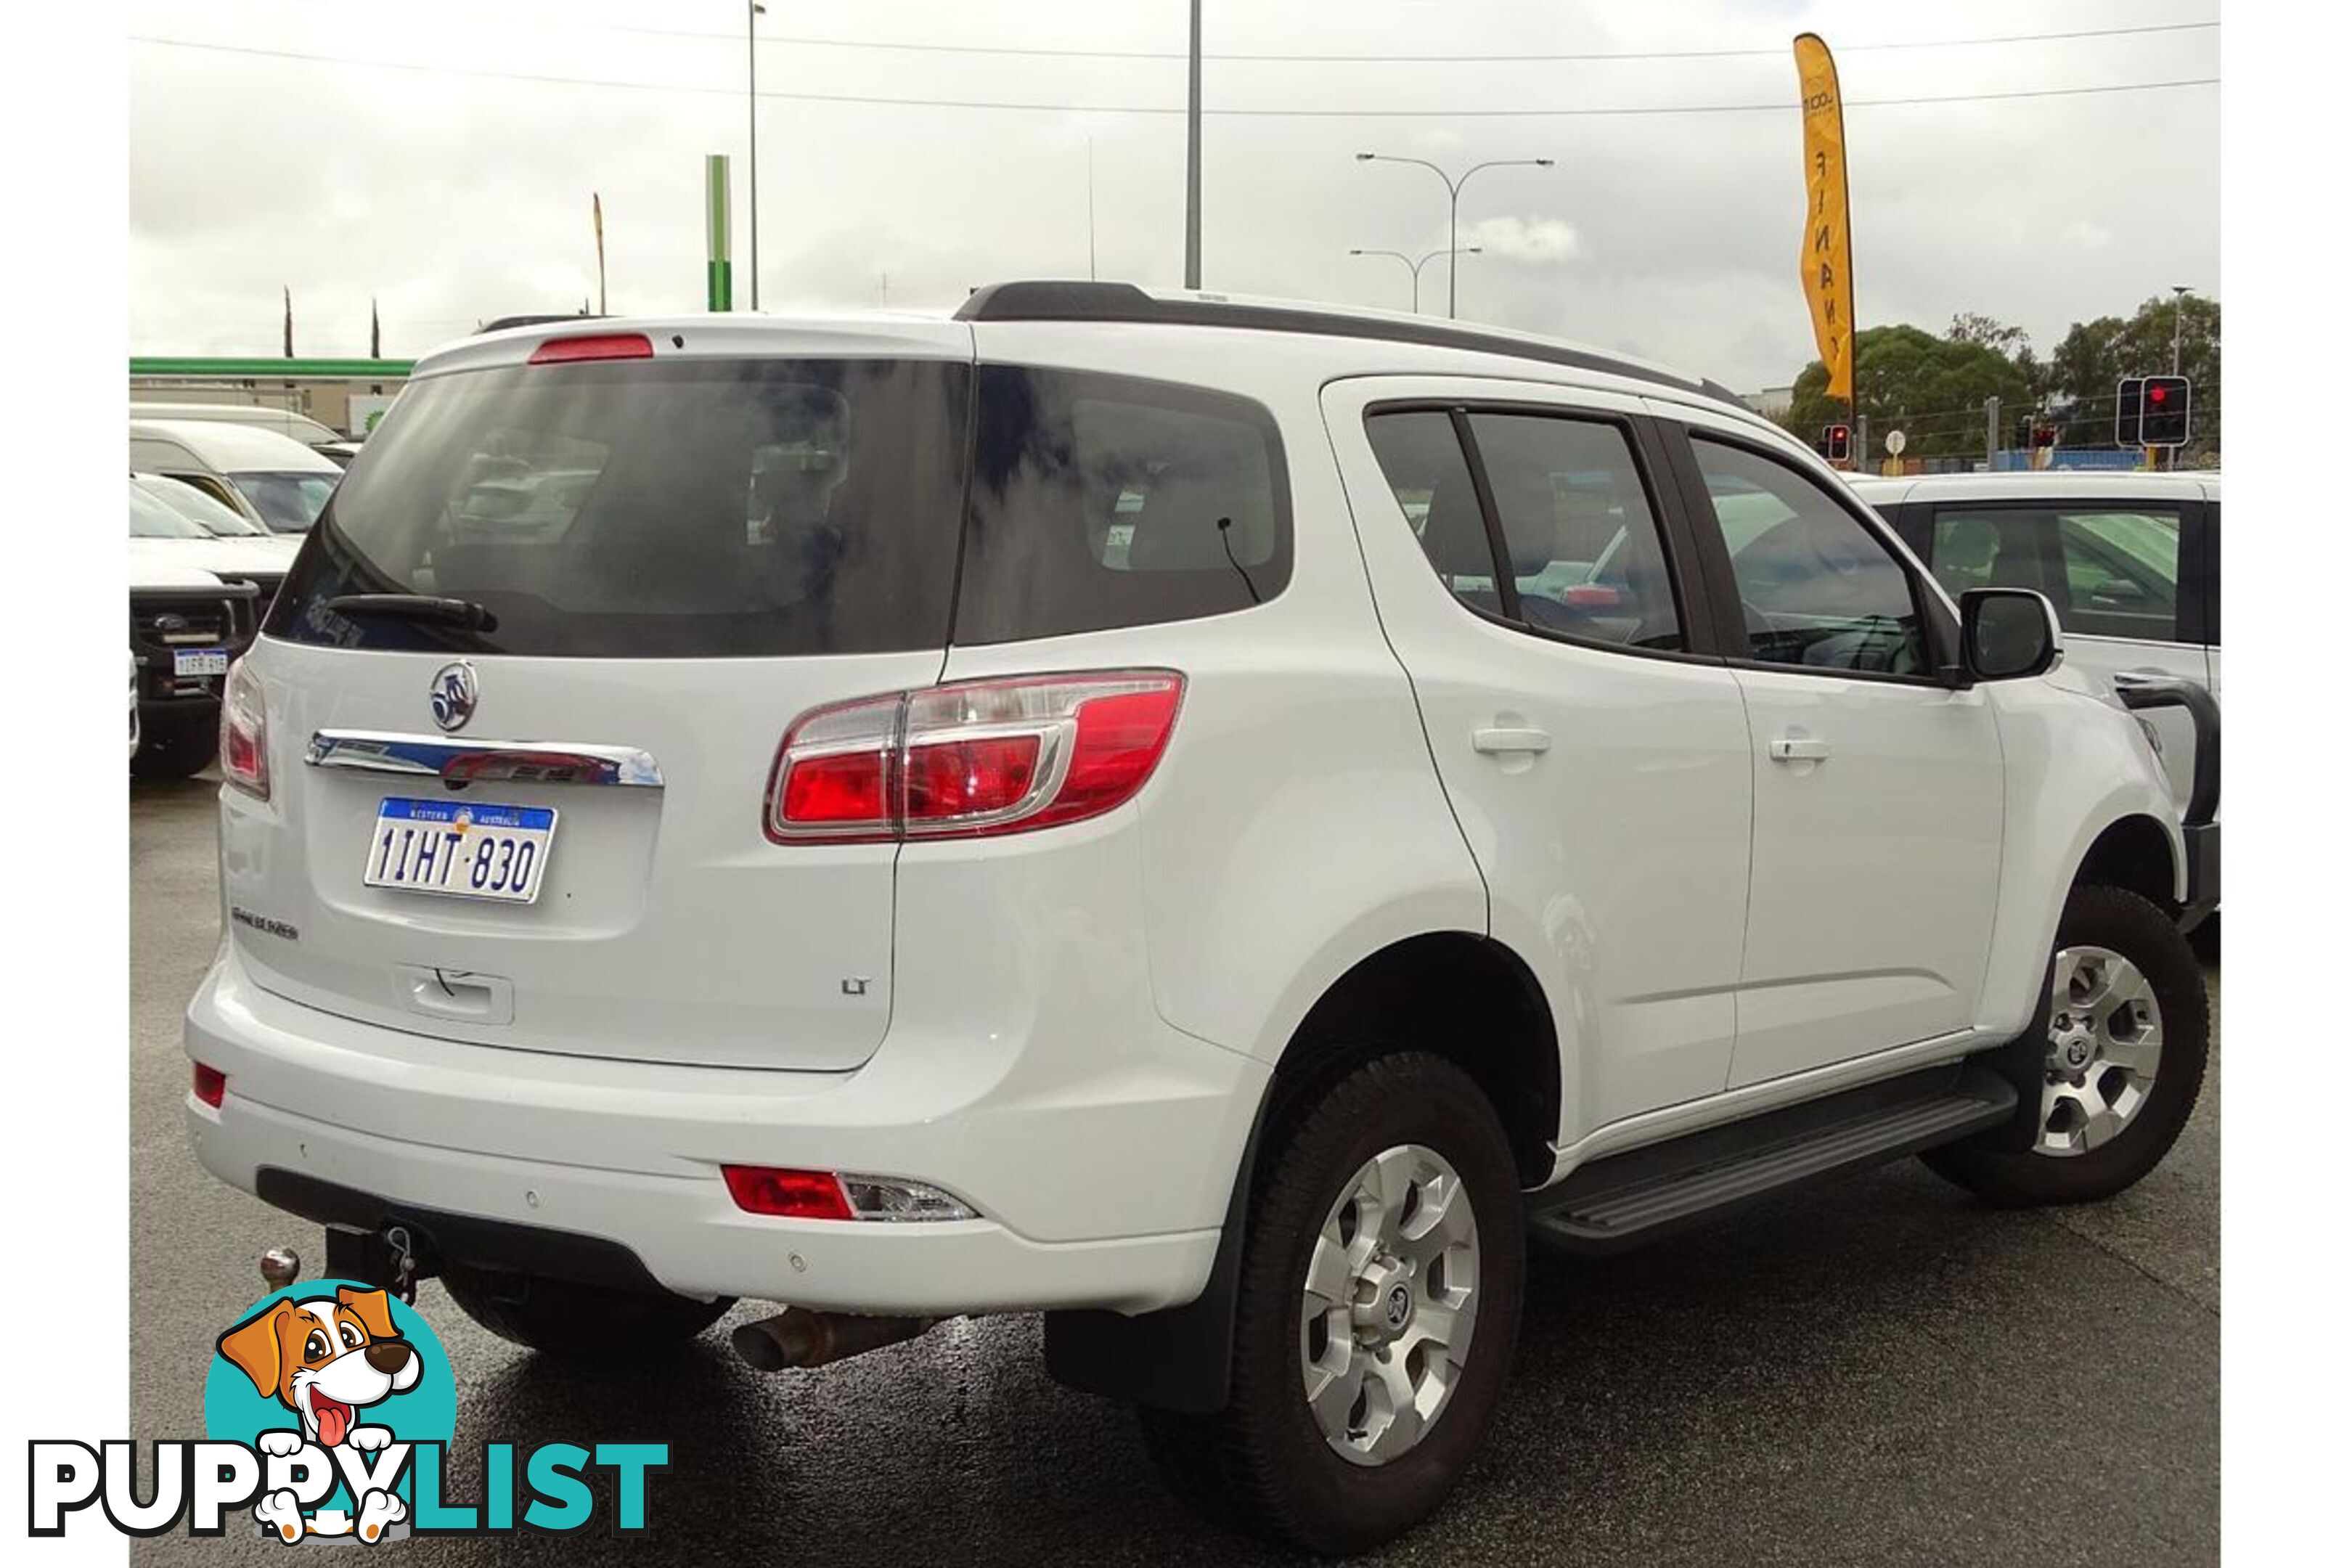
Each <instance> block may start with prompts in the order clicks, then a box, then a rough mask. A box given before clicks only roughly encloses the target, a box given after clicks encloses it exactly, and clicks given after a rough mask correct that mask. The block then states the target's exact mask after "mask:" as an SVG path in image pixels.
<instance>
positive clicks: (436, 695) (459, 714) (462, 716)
mask: <svg viewBox="0 0 2352 1568" xmlns="http://www.w3.org/2000/svg"><path fill="white" fill-rule="evenodd" d="M431 695H432V700H433V721H434V722H435V723H436V724H438V725H440V726H441V728H443V729H444V730H462V729H464V728H465V727H466V721H467V720H468V719H471V718H472V717H473V716H474V704H476V703H477V702H479V701H480V700H481V699H482V689H481V683H480V682H479V680H478V679H476V677H475V675H474V667H473V665H472V664H470V663H468V662H467V660H465V659H462V658H461V659H459V660H458V661H457V663H455V664H445V665H443V666H442V667H441V668H439V669H438V670H437V671H436V672H435V673H434V676H433V689H432V693H431Z"/></svg>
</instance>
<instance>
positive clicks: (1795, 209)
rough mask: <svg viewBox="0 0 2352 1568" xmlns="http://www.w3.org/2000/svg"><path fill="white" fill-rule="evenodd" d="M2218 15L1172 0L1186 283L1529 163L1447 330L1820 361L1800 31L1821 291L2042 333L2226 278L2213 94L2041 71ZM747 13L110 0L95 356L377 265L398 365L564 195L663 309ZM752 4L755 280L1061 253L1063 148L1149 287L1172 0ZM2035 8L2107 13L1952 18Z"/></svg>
mask: <svg viewBox="0 0 2352 1568" xmlns="http://www.w3.org/2000/svg"><path fill="white" fill-rule="evenodd" d="M2216 16H2218V6H2217V5H2216V0H2145V3H2135V0H1945V3H1943V4H1937V5H1916V4H1910V3H1907V0H1813V3H1797V0H1671V3H1666V0H1651V3H1650V4H1646V5H1633V4H1626V3H1622V0H1620V3H1618V4H1597V3H1591V4H1579V3H1573V0H1561V3H1554V4H1537V3H1533V0H1522V3H1518V4H1510V3H1507V0H1284V3H1283V4H1280V5H1267V4H1264V3H1263V0H1261V3H1260V4H1257V5H1239V4H1234V3H1232V0H1208V5H1207V7H1206V21H1205V24H1204V48H1205V53H1206V54H1207V56H1208V57H1209V58H1208V61H1207V67H1206V89H1205V99H1206V102H1207V106H1208V110H1209V113H1208V116H1207V119H1206V131H1205V136H1204V145H1205V155H1204V189H1205V200H1204V209H1205V214H1206V219H1205V235H1206V240H1205V244H1204V247H1203V251H1204V266H1203V272H1204V281H1205V283H1206V285H1207V286H1208V287H1210V288H1212V289H1228V290H1232V291H1234V292H1245V293H1254V294H1271V295H1284V296H1290V297H1296V298H1306V299H1315V300H1331V301H1338V302H1347V303H1359V304H1368V305H1381V306H1388V307H1398V308H1401V307H1402V306H1403V305H1404V304H1405V303H1406V300H1407V288H1408V281H1407V278H1406V274H1405V270H1404V268H1402V266H1401V265H1399V264H1398V263H1397V262H1395V261H1393V260H1387V259H1382V258H1359V257H1351V256H1349V254H1348V251H1349V247H1368V248H1369V247H1378V248H1385V249H1394V250H1402V251H1412V252H1415V253H1420V252H1423V251H1425V250H1428V249H1431V248H1435V247H1443V246H1444V243H1445V205H1444V189H1443V188H1442V187H1441V186H1440V184H1439V183H1438V181H1437V179H1436V178H1435V177H1434V176H1433V175H1432V174H1429V173H1428V172H1426V171H1423V170H1420V169H1414V168H1407V167H1399V166H1394V165H1383V164H1379V163H1370V164H1364V163H1357V162H1355V161H1354V160H1353V158H1352V156H1351V155H1352V154H1353V153H1356V152H1358V151H1360V150H1372V151H1380V152H1385V153H1397V154H1401V155H1410V156H1415V157H1421V158H1426V159H1429V160H1432V161H1433V162H1436V163H1443V164H1445V165H1448V166H1451V167H1457V168H1458V167H1461V166H1464V165H1466V164H1469V163H1476V162H1479V161H1481V160H1484V159H1489V158H1529V157H1538V156H1542V157H1550V158H1553V159H1556V160H1557V161H1558V163H1557V166H1556V167H1554V168H1552V169H1549V170H1538V169H1519V168H1502V169H1494V170H1489V171H1487V172H1486V173H1483V174H1479V175H1478V176H1477V178H1476V179H1475V181H1473V182H1472V183H1471V184H1469V185H1468V187H1467V188H1466V190H1465V193H1464V197H1463V203H1462V217H1463V226H1464V230H1465V241H1464V242H1465V244H1477V245H1481V246H1483V247H1484V254H1482V255H1479V256H1475V257H1470V258H1465V259H1464V261H1463V263H1462V276H1461V313H1462V315H1463V316H1464V317H1465V318H1469V319H1475V320H1480V321H1495V322H1500V323H1505V324H1507V325H1510V326H1514V327H1520V328H1525V329H1528V330H1531V331H1544V332H1552V333H1557V334H1559V335H1562V336H1566V337H1570V338H1576V339H1580V340H1583V341H1586V342H1595V343H1600V344H1602V345H1604V346H1609V347H1613V348H1620V349H1625V350H1630V351H1633V352H1637V353H1643V354H1647V355H1650V356H1653V357H1655V358H1659V359H1663V360H1666V361H1669V362H1672V363H1677V364H1681V365H1684V366H1686V367H1688V368H1690V369H1693V370H1696V371H1699V372H1703V373H1705V374H1710V375H1713V376H1716V377H1717V378H1718V379H1720V380H1723V381H1725V382H1727V383H1729V384H1733V385H1736V386H1740V387H1744V388H1755V387H1760V386H1764V385H1768V384H1785V383H1786V382H1788V381H1789V380H1790V378H1791V377H1792V376H1793V375H1794V374H1795V372H1796V371H1797V369H1798V368H1799V367H1800V366H1801V364H1802V363H1804V362H1805V361H1806V360H1807V359H1809V358H1811V356H1812V353H1813V351H1812V347H1811V329H1810V326H1809V324H1808V322H1807V319H1806V316H1805V312H1804V306H1803V301H1802V299H1801V295H1800V294H1799V292H1798V287H1797V281H1796V251H1797V245H1798V224H1799V216H1800V213H1801V205H1802V190H1801V175H1800V169H1799V157H1798V124H1797V115H1796V110H1795V107H1794V104H1795V71H1794V68H1793V66H1792V65H1791V63H1790V58H1789V53H1788V44H1789V39H1790V37H1791V35H1793V34H1795V33H1797V32H1799V31H1801V30H1804V29H1808V28H1811V29H1812V30H1815V31H1818V32H1820V33H1822V35H1823V36H1824V37H1827V38H1828V39H1829V40H1830V42H1831V44H1832V47H1834V48H1836V49H1837V50H1838V52H1839V56H1840V67H1841V74H1842V76H1843V86H1844V90H1845V95H1846V98H1847V100H1848V103H1849V109H1848V113H1847V135H1848V139H1849V143H1850V146H1851V150H1852V151H1851V165H1852V175H1853V203H1854V213H1855V216H1854V252H1855V256H1854V260H1855V271H1856V277H1857V291H1858V295H1859V300H1858V305H1859V312H1860V315H1861V318H1862V320H1863V321H1864V322H1865V323H1874V322H1880V321H1915V322H1918V323H1920V324H1922V325H1927V326H1931V327H1935V328H1938V329H1940V327H1941V326H1942V325H1943V323H1944V322H1946V321H1948V319H1949V318H1950V317H1951V315H1952V314H1953V313H1954V312H1955V311H1958V310H1983V311H1986V312H1989V313H1990V314H1992V315H1994V316H1997V317H2000V318H2001V319H2004V320H2007V321H2016V322H2018V323H2020V324H2021V325H2023V326H2024V327H2026V328H2027V329H2028V331H2030V332H2031V333H2032V336H2033V339H2034V341H2035V342H2036V343H2037V344H2038V345H2040V346H2041V347H2042V349H2043V350H2045V351H2046V350H2047V349H2048V348H2049V347H2050V346H2051V345H2053V343H2055V342H2056V341H2057V339H2058V337H2059V336H2060V335H2061V334H2063V331H2065V329H2066V327H2067V326H2068V324H2069V323H2070V322H2073V321H2077V320H2081V319H2084V318H2085V317H2088V316H2092V315H2097V314H2102V313H2106V312H2111V311H2128V310H2130V309H2131V308H2132V307H2133V306H2134V305H2136V304H2137V302H2138V301H2139V300H2143V299H2146V298H2147V297H2148V296H2150V295H2152V294H2157V293H2160V292H2162V291H2163V290H2164V289H2167V288H2168V286H2169V285H2172V284H2175V283H2186V284H2191V285H2194V286H2196V287H2197V288H2198V289H2199V290H2200V292H2206V293H2212V294H2218V293H2219V291H2220V287H2219V286H2220V275H2219V269H2220V236H2219V227H2220V213H2219V201H2220V164H2219V155H2218V148H2217V142H2218V136H2219V123H2220V122H2219V110H2220V93H2219V90H2218V89H2216V88H2213V87H2210V86H2200V85H2189V86H2175V87H2170V88H2164V89H2151V90H2136V91H2121V92H2102V93H2091V94H2078V95H2057V94H2055V93H2053V89H2083V88H2107V87H2113V86H2116V85H2120V84H2144V83H2166V82H2170V83H2179V82H2195V81H2199V80H2201V79H2210V78H2214V77H2217V76H2218V75H2219V74H2220V59H2221V42H2220V37H2221V35H2220V31H2219V29H2218V28H2216V27H2213V26H2196V24H2210V23H2211V22H2212V21H2214V20H2215V18H2216ZM744 22H745V7H744V5H743V4H741V3H740V0H664V3H660V4H656V3H653V0H635V3H631V0H562V3H560V4H559V3H556V0H464V3H456V0H401V3H400V4H397V5H385V4H372V5H356V4H346V3H343V0H134V4H133V5H131V8H130V24H129V26H130V32H131V37H132V42H131V44H130V46H129V51H130V58H131V255H130V259H131V322H130V329H131V348H132V351H133V352H134V353H147V354H165V353H187V354H226V353H276V352H277V350H278V328H279V314H280V305H279V293H278V290H279V288H280V286H281V285H286V286H290V287H291V288H292V289H293V293H294V303H295V321H296V348H297V350H298V351H299V352H300V353H305V354H334V353H363V352H364V351H365V349H366V346H367V321H368V301H369V299H370V297H371V296H373V297H374V298H375V299H376V300H379V301H380V302H381V309H382V312H383V332H384V350H385V353H387V354H389V355H394V356H399V355H405V354H411V353H416V352H419V351H421V350H423V349H425V348H427V347H429V346H431V345H432V344H434V343H436V342H441V341H444V340H446V339H447V338H449V337H452V336H455V335H457V334H460V333H463V332H465V331H468V330H470V329H471V328H472V327H473V326H474V325H475V323H476V322H477V321H479V320H480V319H482V318H484V317H488V316H496V315H502V314H509V313H514V312H520V311H532V310H571V309H577V308H578V307H579V304H580V302H581V300H583V298H590V297H593V294H594V291H595V252H594V247H593V233H592V229H591V226H590V219H589V201H590V195H591V193H597V194H600V195H602V197H603V199H604V217H605V240H606V253H607V268H608V288H609V299H610V302H611V306H612V308H613V309H614V310H616V311H634V310H695V309H699V308H700V305H701V301H702V290H703V275H702V243H703V242H702V159H703V155H704V154H705V153H731V154H733V155H734V156H735V159H736V168H735V178H736V193H737V194H736V230H737V238H736V258H735V259H736V268H737V274H738V283H737V296H738V303H739V304H740V303H742V302H743V301H744V298H745V295H746V292H747V289H746V285H745V283H744V282H743V280H742V274H743V272H744V269H745V267H746V263H747V257H746V255H745V245H746V240H745V236H746V232H747V227H748V223H747V215H746V213H745V211H744V201H745V183H744V169H743V153H744V151H745V148H746V145H747V131H746V124H745V121H746V99H745V57H746V46H745V43H744V38H743V28H744ZM758 27H759V30H760V34H761V37H762V39H763V40H764V41H763V42H762V43H761V45H760V46H759V48H758V57H759V58H758V66H759V85H760V90H761V99H760V103H759V120H760V154H761V160H760V163H761V167H760V241H761V258H760V261H761V304H762V305H763V306H764V307H765V308H767V309H769V310H787V309H792V308H794V307H805V306H818V307H824V306H836V307H837V306H872V305H876V304H877V303H882V302H884V301H885V289H886V283H885V279H886V278H887V303H888V304H889V305H890V306H892V307H894V308H895V307H902V306H916V307H927V306H939V307H948V306H951V305H952V304H953V303H954V302H955V301H956V300H958V299H960V298H961V296H962V295H963V293H964V291H965V290H966V289H968V288H969V287H971V286H972V285H974V284H978V283H982V282H987V281H990V280H992V279H1001V278H1009V277H1038V276H1062V277H1084V276H1086V275H1087V269H1088V266H1089V254H1088V238H1089V237H1088V188H1087V163H1088V157H1089V150H1090V149H1091V156H1092V161H1093V168H1094V176H1093V256H1092V265H1093V266H1094V268H1096V270H1097V272H1098V274H1099V275H1100V276H1102V277H1105V278H1128V279H1135V280H1137V281H1139V282H1144V283H1149V284H1159V285H1171V286H1172V285H1175V284H1178V283H1181V281H1182V267H1183V179H1184V119H1183V115H1182V112H1181V110H1182V108H1183V103H1184V89H1185V73H1184V63H1183V51H1184V46H1185V29H1186V7H1185V5H1184V4H1183V0H1126V3H1124V4H1119V5H1108V4H1102V3H1100V0H1097V3H1096V4H1091V5H1089V4H1078V3H1074V0H1026V3H1024V4H1021V5H1012V4H1006V3H1004V0H952V3H950V0H866V3H865V4H859V5H844V4H838V3H835V4H824V3H821V0H768V11H767V15H765V16H761V17H760V18H759V20H758ZM2118 28H2136V29H2150V30H2143V31H2137V32H2131V33H2127V34H2116V33H2114V32H2113V31H2112V30H2113V29H2118ZM2055 33H2074V34H2095V35H2101V36H2083V37H2064V38H2052V37H2039V38H2036V39H2033V40H2032V41H2016V42H1976V43H1963V42H1960V41H1959V40H1988V39H2003V38H2013V37H2016V36H2018V35H2045V36H2046V35H2050V34H2055ZM1544 56H1548V57H1551V58H1536V57H1544ZM1253 57H1255V58H1253ZM1307 57H1320V58H1307ZM1333 57H1353V58H1333ZM1449 57H1451V58H1449ZM1465 57H1466V58H1465ZM1563 57H1567V58H1563ZM1577 57H1582V58H1577ZM1593 57H1613V58H1593ZM1996 93H1999V94H2023V93H2032V94H2041V95H2044V96H2031V97H2014V96H2013V97H2008V98H2000V99H1989V98H1985V97H1983V96H1981V95H1986V94H1996ZM1953 98H1964V99H1967V101H1958V102H1928V103H1922V102H1877V103H1874V100H1918V99H1953ZM872 100H902V101H898V102H876V101H872ZM904 100H931V101H929V102H921V103H917V102H908V101H904ZM982 104H986V105H996V106H1000V107H973V105H982ZM1003 106H1013V107H1003ZM1727 106H1728V107H1727ZM1738 106H1762V107H1756V108H1740V107H1738ZM1625 110H1643V111H1644V112H1638V113H1637V112H1611V111H1625ZM1666 110H1672V111H1673V112H1665V111H1666ZM1697 110H1712V111H1709V112H1698V111H1697ZM1267 111H1276V112H1267ZM1444 265H1445V264H1444V260H1443V259H1442V258H1441V259H1440V260H1438V261H1436V262H1434V263H1433V264H1432V265H1431V266H1430V267H1429V268H1427V269H1426V271H1425V272H1424V274H1423V307H1424V309H1429V310H1436V311H1442V310H1443V309H1444Z"/></svg>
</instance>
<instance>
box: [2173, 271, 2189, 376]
mask: <svg viewBox="0 0 2352 1568" xmlns="http://www.w3.org/2000/svg"><path fill="white" fill-rule="evenodd" d="M2188 292H2189V285H2188V284H2186V283H2175V284H2174V285H2173V286H2172V374H2175V375H2179V374H2180V300H2181V297H2182V296H2183V295H2185V294H2187V293H2188Z"/></svg>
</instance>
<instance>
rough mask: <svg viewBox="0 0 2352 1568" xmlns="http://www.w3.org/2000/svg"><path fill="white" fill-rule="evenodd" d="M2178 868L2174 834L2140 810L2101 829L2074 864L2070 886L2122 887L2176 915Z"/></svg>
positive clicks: (2177, 906) (2177, 904)
mask: <svg viewBox="0 0 2352 1568" xmlns="http://www.w3.org/2000/svg"><path fill="white" fill-rule="evenodd" d="M2179 884H2180V866H2179V858H2178V857H2177V856H2176V855H2175V854H2174V853H2173V840H2172V836H2171V835H2169V834H2168V833H2167V832H2166V831H2165V829H2164V825H2163V824H2161V823H2159V822H2158V821H2157V819H2156V818H2155V817H2153V816H2148V815H2147V814H2146V813H2144V812H2134V813H2132V814H2131V815H2130V816H2119V817H2117V818H2116V820H2115V821H2113V822H2110V823H2108V824H2107V825H2106V826H2105V827H2103V828H2101V829H2100V830H2099V834H2098V837H2095V838H2094V839H2092V840H2091V843H2090V845H2089V847H2087V848H2085V849H2084V851H2083V854H2082V857H2081V858H2080V859H2079V860H2078V861H2076V863H2075V867H2074V877H2073V878H2072V879H2069V881H2068V883H2067V886H2068V887H2069V888H2078V887H2086V886H2097V887H2107V888H2122V889H2126V891H2128V892H2134V893H2137V894H2138V895H2139V896H2140V897H2142V898H2144V899H2146V900H2147V901H2148V902H2150V903H2152V904H2154V905H2156V906H2157V907H2158V908H2159V909H2163V910H2168V911H2170V912H2173V913H2178V912H2179V907H2180V901H2179Z"/></svg>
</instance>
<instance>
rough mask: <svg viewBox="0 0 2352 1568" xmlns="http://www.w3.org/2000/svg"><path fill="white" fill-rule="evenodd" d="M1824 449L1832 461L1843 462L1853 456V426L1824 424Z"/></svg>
mask: <svg viewBox="0 0 2352 1568" xmlns="http://www.w3.org/2000/svg"><path fill="white" fill-rule="evenodd" d="M1822 451H1823V452H1825V453H1827V454H1828V455H1829V459H1830V461H1831V462H1832V463H1843V462H1845V461H1847V460H1848V459H1850V458H1852V457H1853V426H1850V425H1824V426H1822Z"/></svg>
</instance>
